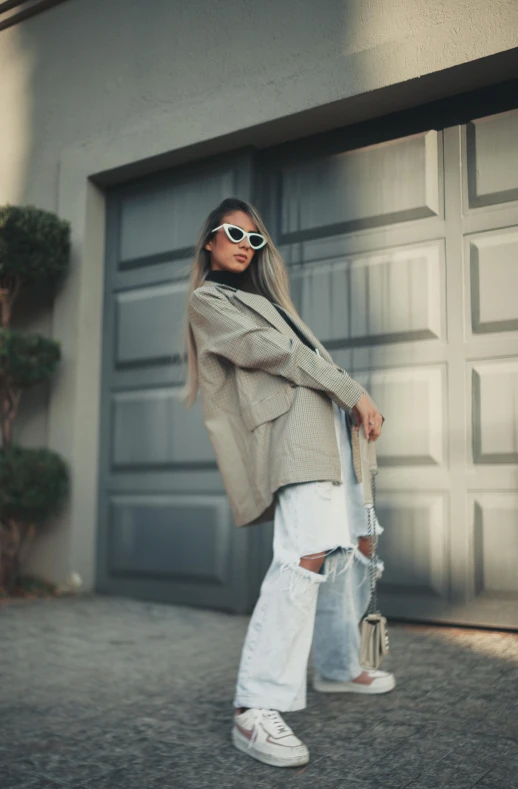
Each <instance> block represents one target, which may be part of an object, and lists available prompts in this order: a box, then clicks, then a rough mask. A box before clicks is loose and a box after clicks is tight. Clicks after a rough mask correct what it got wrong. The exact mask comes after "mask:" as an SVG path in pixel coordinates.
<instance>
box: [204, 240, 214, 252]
mask: <svg viewBox="0 0 518 789" xmlns="http://www.w3.org/2000/svg"><path fill="white" fill-rule="evenodd" d="M203 248H204V249H206V250H207V252H212V241H207V243H206V244H205V246H204V247H203Z"/></svg>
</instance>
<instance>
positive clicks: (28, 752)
mask: <svg viewBox="0 0 518 789" xmlns="http://www.w3.org/2000/svg"><path fill="white" fill-rule="evenodd" d="M246 624H247V618H246V617H242V616H239V617H238V616H232V615H228V614H224V613H214V612H209V611H203V610H198V609H192V608H183V607H172V606H166V605H159V604H149V603H141V602H136V601H131V600H122V599H114V598H102V597H84V598H77V599H60V600H54V601H39V602H24V603H15V604H12V605H10V606H3V607H2V608H0V633H1V644H2V649H1V652H0V670H1V673H0V677H1V685H0V735H1V736H0V788H1V789H59V788H61V789H62V788H63V787H67V789H76V787H77V789H119V787H120V789H122V788H124V789H137V788H138V789H155V788H156V789H158V788H160V789H169V788H170V787H171V789H172V788H173V787H174V789H184V788H185V789H187V788H190V787H193V789H194V788H195V789H202V787H217V789H248V787H272V788H273V787H288V788H289V787H292V788H293V789H297V788H298V787H300V788H302V787H318V788H319V789H346V788H347V789H403V787H409V788H411V789H432V788H433V789H435V788H436V787H437V788H440V789H449V788H450V787H451V789H468V788H469V787H475V786H476V787H477V789H514V787H518V713H517V709H518V707H517V702H518V636H517V635H514V634H511V633H496V632H485V631H474V630H461V629H451V628H429V627H418V626H403V625H395V624H393V625H392V626H391V628H390V635H391V648H392V652H391V655H390V657H389V658H388V659H387V661H386V662H385V664H384V668H390V669H392V670H394V671H395V673H396V678H397V683H398V685H397V688H396V689H395V690H394V691H393V692H392V693H389V694H386V695H384V696H379V697H371V698H362V697H357V696H340V695H334V694H333V695H327V694H317V693H315V692H313V691H312V690H311V691H310V692H309V697H308V708H307V709H306V710H304V711H303V712H297V713H290V714H286V716H285V717H286V720H287V721H288V722H289V723H290V725H292V726H293V728H294V730H295V732H296V733H297V734H299V736H301V737H302V738H303V739H305V740H306V741H307V743H308V745H309V748H310V752H311V762H310V764H309V765H308V766H307V767H305V768H302V769H300V768H291V769H286V768H282V769H279V768H275V767H268V766H267V765H262V764H260V763H259V762H256V761H255V760H252V759H250V758H248V757H246V756H245V755H243V754H241V753H240V752H238V751H236V750H234V748H233V747H232V745H231V743H230V739H229V733H230V725H231V716H232V710H231V700H232V693H233V686H234V680H235V673H236V669H237V663H238V659H239V652H240V648H241V644H242V641H243V637H244V633H245V629H246Z"/></svg>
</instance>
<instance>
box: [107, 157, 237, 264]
mask: <svg viewBox="0 0 518 789" xmlns="http://www.w3.org/2000/svg"><path fill="white" fill-rule="evenodd" d="M236 178H237V174H236V172H235V170H234V169H233V168H231V167H227V168H225V169H223V170H220V171H217V170H216V171H215V172H210V171H209V172H207V170H204V171H203V172H200V173H199V174H197V175H192V174H191V175H189V176H187V177H185V178H177V179H175V180H174V181H173V182H171V181H169V182H165V183H159V184H155V185H151V186H148V187H147V188H143V189H142V190H138V191H132V192H131V193H130V194H128V195H126V196H124V197H123V199H122V200H121V203H120V238H119V244H120V254H119V266H120V267H124V266H125V265H126V264H127V262H128V261H130V260H134V259H144V258H147V257H150V256H152V255H157V254H164V253H167V252H175V251H181V250H182V249H186V248H191V247H192V244H193V239H194V238H196V237H197V235H198V232H199V229H200V224H201V221H203V220H202V218H203V217H205V216H206V215H207V214H208V213H209V212H210V211H211V210H212V209H213V208H214V206H215V205H217V204H218V203H219V202H220V201H221V200H223V198H224V197H226V196H228V195H229V194H233V193H234V192H235V191H236V189H235V187H236ZM200 220H201V221H200ZM142 263H143V265H145V264H146V261H145V260H142Z"/></svg>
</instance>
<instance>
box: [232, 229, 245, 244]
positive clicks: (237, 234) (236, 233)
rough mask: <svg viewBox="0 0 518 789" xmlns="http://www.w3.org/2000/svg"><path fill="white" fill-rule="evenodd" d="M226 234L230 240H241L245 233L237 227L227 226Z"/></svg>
mask: <svg viewBox="0 0 518 789" xmlns="http://www.w3.org/2000/svg"><path fill="white" fill-rule="evenodd" d="M228 234H229V236H230V238H231V239H232V241H236V242H237V241H242V240H243V238H244V236H245V234H244V233H243V231H242V230H241V228H239V227H229V228H228Z"/></svg>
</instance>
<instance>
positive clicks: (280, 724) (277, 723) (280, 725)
mask: <svg viewBox="0 0 518 789" xmlns="http://www.w3.org/2000/svg"><path fill="white" fill-rule="evenodd" d="M257 712H258V713H259V714H258V715H257V717H256V719H255V720H254V726H253V732H252V736H251V738H250V741H249V743H248V746H247V750H248V748H251V747H252V745H253V744H254V742H255V741H256V740H257V737H258V735H259V724H260V723H261V722H262V720H263V718H267V719H268V720H269V721H271V723H272V724H273V725H274V727H275V729H276V731H277V732H278V733H279V734H283V733H284V732H287V733H288V734H290V733H292V732H291V729H290V728H289V726H287V725H286V724H285V723H284V721H283V720H282V718H281V716H280V715H279V713H278V712H277V711H276V710H266V709H258V710H257Z"/></svg>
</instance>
